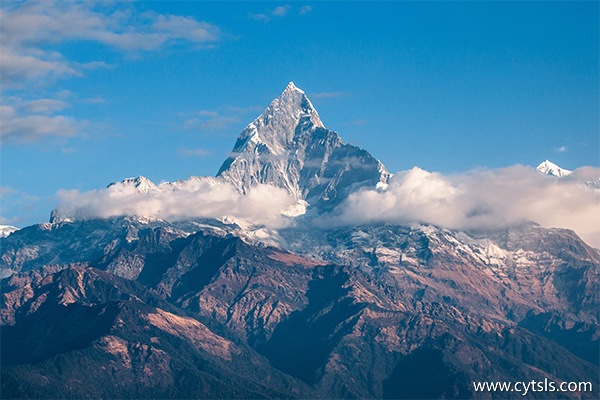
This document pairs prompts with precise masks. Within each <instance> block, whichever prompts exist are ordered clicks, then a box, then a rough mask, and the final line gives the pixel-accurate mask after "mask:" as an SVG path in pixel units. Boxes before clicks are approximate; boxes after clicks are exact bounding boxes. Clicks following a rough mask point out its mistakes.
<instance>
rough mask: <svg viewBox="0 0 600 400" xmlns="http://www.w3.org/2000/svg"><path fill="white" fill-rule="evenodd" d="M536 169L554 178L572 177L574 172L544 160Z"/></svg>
mask: <svg viewBox="0 0 600 400" xmlns="http://www.w3.org/2000/svg"><path fill="white" fill-rule="evenodd" d="M536 169H537V170H538V171H539V172H541V173H542V174H546V175H552V176H558V177H562V176H567V175H570V174H571V173H572V172H573V171H569V170H568V169H564V168H561V167H559V166H558V165H556V164H554V163H553V162H552V161H549V160H544V161H543V162H541V163H540V165H538V166H537V167H536Z"/></svg>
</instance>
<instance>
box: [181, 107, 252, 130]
mask: <svg viewBox="0 0 600 400" xmlns="http://www.w3.org/2000/svg"><path fill="white" fill-rule="evenodd" d="M261 110H262V107H257V106H249V107H221V108H219V109H218V110H199V111H196V112H194V113H192V114H191V115H190V114H185V113H182V114H181V115H183V116H186V115H187V118H186V119H185V121H184V122H183V128H184V129H185V130H196V131H205V132H216V131H222V130H224V129H226V128H229V127H230V126H232V125H235V124H239V123H241V121H242V117H243V118H246V117H247V116H248V115H249V114H250V113H254V112H259V111H261Z"/></svg>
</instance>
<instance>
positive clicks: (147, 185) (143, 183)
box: [107, 175, 160, 194]
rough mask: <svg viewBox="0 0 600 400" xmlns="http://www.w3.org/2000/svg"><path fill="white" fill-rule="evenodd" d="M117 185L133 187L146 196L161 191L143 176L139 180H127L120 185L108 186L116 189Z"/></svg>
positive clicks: (114, 183) (112, 184)
mask: <svg viewBox="0 0 600 400" xmlns="http://www.w3.org/2000/svg"><path fill="white" fill-rule="evenodd" d="M117 185H120V186H124V187H130V186H133V187H135V189H136V191H137V192H138V193H140V194H146V193H148V192H152V191H156V190H160V189H159V188H158V187H157V186H156V185H155V184H154V183H153V182H152V181H151V180H150V179H148V178H146V177H145V176H141V175H140V176H138V177H137V178H125V179H123V180H122V181H121V182H119V183H116V182H113V183H111V184H110V185H108V186H107V187H108V188H110V187H115V186H117Z"/></svg>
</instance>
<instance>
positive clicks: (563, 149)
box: [554, 146, 569, 154]
mask: <svg viewBox="0 0 600 400" xmlns="http://www.w3.org/2000/svg"><path fill="white" fill-rule="evenodd" d="M568 150H569V149H568V147H567V146H560V147H555V148H554V151H555V152H556V153H558V154H561V153H565V152H567V151H568Z"/></svg>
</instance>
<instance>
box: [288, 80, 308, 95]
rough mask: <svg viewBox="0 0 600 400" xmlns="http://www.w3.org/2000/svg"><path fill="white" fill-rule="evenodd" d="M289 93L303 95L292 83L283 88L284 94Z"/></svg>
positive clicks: (302, 91)
mask: <svg viewBox="0 0 600 400" xmlns="http://www.w3.org/2000/svg"><path fill="white" fill-rule="evenodd" d="M290 91H295V92H298V93H302V94H304V90H302V89H300V88H299V87H297V86H296V85H294V82H290V83H288V85H287V86H286V87H285V90H284V92H290Z"/></svg>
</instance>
